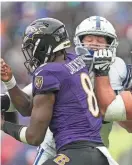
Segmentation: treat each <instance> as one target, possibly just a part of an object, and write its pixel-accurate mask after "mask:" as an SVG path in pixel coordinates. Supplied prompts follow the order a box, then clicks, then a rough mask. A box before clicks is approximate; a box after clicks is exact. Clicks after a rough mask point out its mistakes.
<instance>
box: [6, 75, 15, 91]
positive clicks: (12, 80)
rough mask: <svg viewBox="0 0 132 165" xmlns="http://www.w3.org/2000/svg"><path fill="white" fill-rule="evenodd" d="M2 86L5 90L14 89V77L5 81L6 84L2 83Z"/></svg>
mask: <svg viewBox="0 0 132 165" xmlns="http://www.w3.org/2000/svg"><path fill="white" fill-rule="evenodd" d="M4 84H5V85H6V88H7V89H8V90H9V89H12V88H14V86H16V80H15V77H14V76H12V78H11V80H10V81H7V82H4Z"/></svg>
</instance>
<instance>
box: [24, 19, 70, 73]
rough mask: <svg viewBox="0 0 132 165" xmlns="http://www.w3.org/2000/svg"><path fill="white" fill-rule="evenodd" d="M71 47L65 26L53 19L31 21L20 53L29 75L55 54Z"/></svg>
mask: <svg viewBox="0 0 132 165" xmlns="http://www.w3.org/2000/svg"><path fill="white" fill-rule="evenodd" d="M70 46H71V42H70V40H69V36H68V33H67V30H66V29H65V25H64V24H63V23H62V22H61V21H59V20H57V19H54V18H41V19H37V20H35V21H33V22H32V23H31V24H30V25H29V26H28V27H27V28H26V30H25V33H24V37H23V43H22V52H23V54H24V56H25V58H26V62H25V63H24V65H25V67H26V68H27V69H28V71H29V72H30V73H33V71H34V70H35V69H36V68H37V67H39V66H40V65H41V64H44V63H46V62H49V61H50V59H51V56H53V55H54V53H55V52H57V51H60V50H62V49H65V48H68V47H70Z"/></svg>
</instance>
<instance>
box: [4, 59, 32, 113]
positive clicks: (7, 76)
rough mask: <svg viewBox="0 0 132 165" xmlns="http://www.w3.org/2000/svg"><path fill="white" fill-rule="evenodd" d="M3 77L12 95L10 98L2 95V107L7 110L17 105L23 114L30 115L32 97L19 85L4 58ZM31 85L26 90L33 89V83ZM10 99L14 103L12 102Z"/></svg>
mask: <svg viewBox="0 0 132 165" xmlns="http://www.w3.org/2000/svg"><path fill="white" fill-rule="evenodd" d="M1 79H2V81H3V82H4V84H5V85H6V87H7V90H8V93H9V95H10V98H9V96H8V95H4V96H1V97H2V99H1V100H2V108H3V109H5V111H6V110H8V111H11V110H12V109H14V107H15V108H16V109H17V110H18V111H19V112H20V113H21V114H22V115H23V116H30V115H31V109H32V99H31V97H30V95H27V94H26V93H25V92H23V91H22V90H21V89H20V88H19V87H18V86H17V84H16V81H15V78H14V76H13V75H12V71H11V68H10V67H9V66H8V65H7V64H6V63H5V62H4V60H3V59H1ZM29 86H30V87H29ZM29 86H28V88H26V91H28V92H29V88H30V89H31V85H29ZM29 93H30V92H29ZM10 100H11V101H12V103H13V104H12V103H11V102H10ZM13 105H14V106H13Z"/></svg>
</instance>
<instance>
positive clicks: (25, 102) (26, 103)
mask: <svg viewBox="0 0 132 165" xmlns="http://www.w3.org/2000/svg"><path fill="white" fill-rule="evenodd" d="M8 92H9V95H10V98H11V102H12V103H13V105H14V107H15V108H16V109H17V110H18V112H19V113H20V114H21V115H23V116H30V115H31V110H32V102H31V97H30V96H28V95H27V94H26V93H25V92H23V91H22V90H21V89H19V87H18V86H15V87H14V88H12V89H10V90H8Z"/></svg>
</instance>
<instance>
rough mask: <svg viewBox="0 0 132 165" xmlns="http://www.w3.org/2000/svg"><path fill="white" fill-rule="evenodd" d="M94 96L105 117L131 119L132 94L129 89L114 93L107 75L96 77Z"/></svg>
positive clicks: (122, 119) (120, 119)
mask: <svg viewBox="0 0 132 165" xmlns="http://www.w3.org/2000/svg"><path fill="white" fill-rule="evenodd" d="M95 89H96V96H97V100H98V104H99V107H100V109H101V112H102V114H103V115H104V116H105V119H107V120H110V118H111V119H112V118H113V120H118V121H125V120H132V94H131V93H130V92H129V91H125V92H121V93H120V94H119V95H117V96H116V95H115V93H114V91H113V89H112V88H111V85H110V81H109V78H108V76H100V77H96V84H95Z"/></svg>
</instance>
